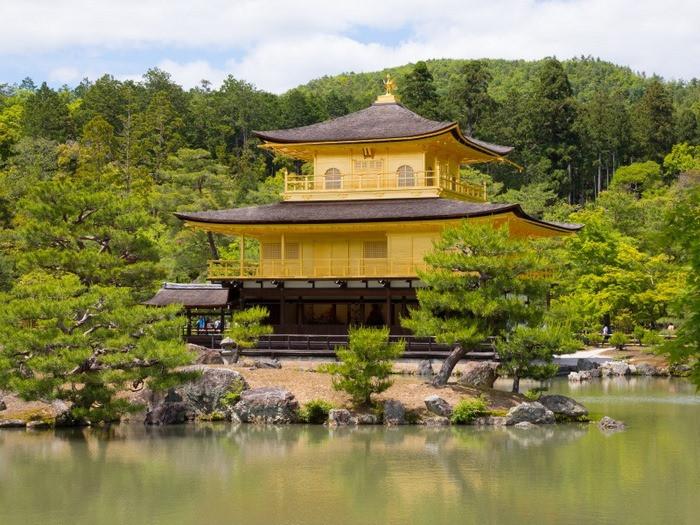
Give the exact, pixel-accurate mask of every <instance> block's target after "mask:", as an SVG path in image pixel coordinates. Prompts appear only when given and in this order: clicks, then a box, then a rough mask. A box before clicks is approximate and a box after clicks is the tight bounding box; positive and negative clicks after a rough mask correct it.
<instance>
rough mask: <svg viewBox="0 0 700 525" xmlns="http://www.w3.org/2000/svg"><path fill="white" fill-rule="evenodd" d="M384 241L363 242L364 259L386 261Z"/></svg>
mask: <svg viewBox="0 0 700 525" xmlns="http://www.w3.org/2000/svg"><path fill="white" fill-rule="evenodd" d="M386 254H387V252H386V241H365V242H364V249H363V255H364V258H365V259H386Z"/></svg>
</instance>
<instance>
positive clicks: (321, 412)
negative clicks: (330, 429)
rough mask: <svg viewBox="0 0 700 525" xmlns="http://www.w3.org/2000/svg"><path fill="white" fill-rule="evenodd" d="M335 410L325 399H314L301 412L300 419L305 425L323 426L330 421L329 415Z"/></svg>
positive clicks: (305, 404)
mask: <svg viewBox="0 0 700 525" xmlns="http://www.w3.org/2000/svg"><path fill="white" fill-rule="evenodd" d="M332 409H333V405H332V404H331V403H329V402H328V401H324V400H323V399H312V400H311V401H309V402H308V403H304V405H303V406H302V407H301V409H300V410H299V419H300V420H301V421H302V422H303V423H311V424H312V425H321V424H323V423H325V422H326V421H327V420H328V413H329V412H330V411H331V410H332Z"/></svg>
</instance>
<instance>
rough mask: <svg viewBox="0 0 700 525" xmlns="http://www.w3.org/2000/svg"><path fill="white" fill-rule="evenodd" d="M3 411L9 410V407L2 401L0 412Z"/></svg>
mask: <svg viewBox="0 0 700 525" xmlns="http://www.w3.org/2000/svg"><path fill="white" fill-rule="evenodd" d="M2 410H7V405H6V404H5V401H3V400H2V399H0V411H2Z"/></svg>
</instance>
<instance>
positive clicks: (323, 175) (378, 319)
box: [176, 89, 578, 334]
mask: <svg viewBox="0 0 700 525" xmlns="http://www.w3.org/2000/svg"><path fill="white" fill-rule="evenodd" d="M255 135H256V136H257V137H258V138H259V139H260V140H261V141H262V145H261V147H263V148H266V149H269V150H272V151H273V152H275V153H278V154H281V155H285V156H289V157H293V158H295V159H299V160H302V161H305V162H308V163H310V164H312V165H313V173H311V174H309V175H299V174H292V173H289V174H287V175H286V176H285V182H284V194H283V200H282V202H279V203H277V204H271V205H265V206H254V207H245V208H236V209H228V210H216V211H202V212H198V213H177V214H176V215H177V216H178V217H179V218H180V219H182V220H184V221H186V223H187V225H188V226H190V227H192V228H197V229H200V230H204V231H210V232H215V233H219V234H224V235H230V236H235V237H237V239H238V242H239V243H240V250H239V253H240V254H243V256H240V257H238V259H236V260H216V261H210V262H209V269H208V278H209V280H210V281H212V282H213V283H217V284H221V285H223V287H224V288H228V289H229V290H230V295H229V301H230V304H231V305H232V306H233V307H234V308H239V307H249V306H252V305H263V306H265V307H267V308H268V310H269V312H270V322H271V324H272V325H273V326H274V330H275V333H277V334H346V333H347V329H348V327H349V326H351V325H356V324H364V325H386V326H389V327H390V329H391V333H392V334H402V333H404V330H403V329H402V328H401V326H400V317H401V316H402V315H405V314H406V312H407V310H408V308H409V307H411V306H415V305H417V301H416V293H415V291H416V288H417V287H420V286H421V282H420V280H419V279H418V275H417V271H418V270H419V269H420V268H421V267H422V266H423V264H424V263H423V258H424V256H425V255H426V253H427V252H429V251H430V250H431V249H432V246H433V242H434V241H435V240H436V239H437V238H438V237H439V236H440V234H441V232H442V231H443V230H444V229H445V228H448V227H450V226H454V225H456V224H458V223H459V222H460V221H463V220H465V219H466V220H469V221H488V222H490V223H493V224H495V225H499V224H504V223H507V224H508V225H509V227H510V232H511V234H512V235H516V236H522V237H541V236H554V235H561V234H568V233H571V232H573V231H575V230H577V229H578V226H577V225H569V224H559V223H552V222H546V221H542V220H538V219H535V218H533V217H531V216H529V215H528V214H526V213H525V212H524V211H523V209H522V208H521V207H520V205H518V204H493V203H489V202H487V200H486V192H485V188H484V187H483V186H481V185H475V184H470V183H467V182H465V181H463V180H462V179H461V177H460V166H463V165H466V164H477V163H485V162H510V161H508V160H507V158H506V156H507V155H508V153H509V152H510V151H511V149H512V148H509V147H505V146H498V145H495V144H489V143H487V142H483V141H480V140H477V139H475V138H473V137H470V136H467V135H465V134H464V133H462V131H461V130H460V128H459V125H458V124H457V123H456V122H437V121H433V120H428V119H426V118H423V117H421V116H420V115H417V114H416V113H414V112H412V111H410V110H409V109H407V108H405V107H404V106H402V105H401V104H400V103H399V102H398V101H397V100H396V98H395V97H394V95H392V94H391V92H390V90H389V89H388V90H387V93H386V94H384V95H381V96H379V97H378V98H377V100H376V101H375V103H374V104H372V105H371V106H370V107H368V108H366V109H363V110H361V111H357V112H355V113H351V114H349V115H345V116H342V117H339V118H335V119H332V120H328V121H325V122H320V123H318V124H312V125H309V126H303V127H299V128H293V129H282V130H273V131H258V132H255ZM253 246H257V247H258V248H257V249H256V250H253V249H252V247H253ZM253 251H254V252H255V253H254V255H251V252H253Z"/></svg>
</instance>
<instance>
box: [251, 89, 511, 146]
mask: <svg viewBox="0 0 700 525" xmlns="http://www.w3.org/2000/svg"><path fill="white" fill-rule="evenodd" d="M448 132H449V133H452V134H453V135H454V136H455V138H456V139H457V140H458V141H459V142H461V143H463V144H465V145H466V146H469V147H471V148H474V149H476V150H479V151H481V152H483V153H487V154H489V155H493V156H497V157H500V156H502V155H507V154H508V153H510V151H511V150H512V149H513V148H511V147H509V146H499V145H497V144H490V143H488V142H484V141H482V140H478V139H475V138H473V137H469V136H467V135H464V134H463V133H462V131H461V130H460V129H459V124H458V123H457V122H448V121H442V122H440V121H435V120H430V119H427V118H424V117H421V116H420V115H418V114H417V113H414V112H413V111H411V110H410V109H408V108H406V107H404V106H402V105H401V104H399V103H397V102H392V103H374V104H372V105H371V106H370V107H368V108H365V109H362V110H360V111H356V112H354V113H350V114H348V115H344V116H342V117H337V118H334V119H331V120H326V121H324V122H319V123H317V124H311V125H309V126H302V127H299V128H290V129H276V130H271V131H254V132H253V134H254V135H255V136H257V137H259V138H261V139H262V140H264V141H267V142H271V143H277V144H322V143H358V142H384V141H396V140H409V139H416V138H423V137H430V136H434V135H440V134H442V133H448Z"/></svg>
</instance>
